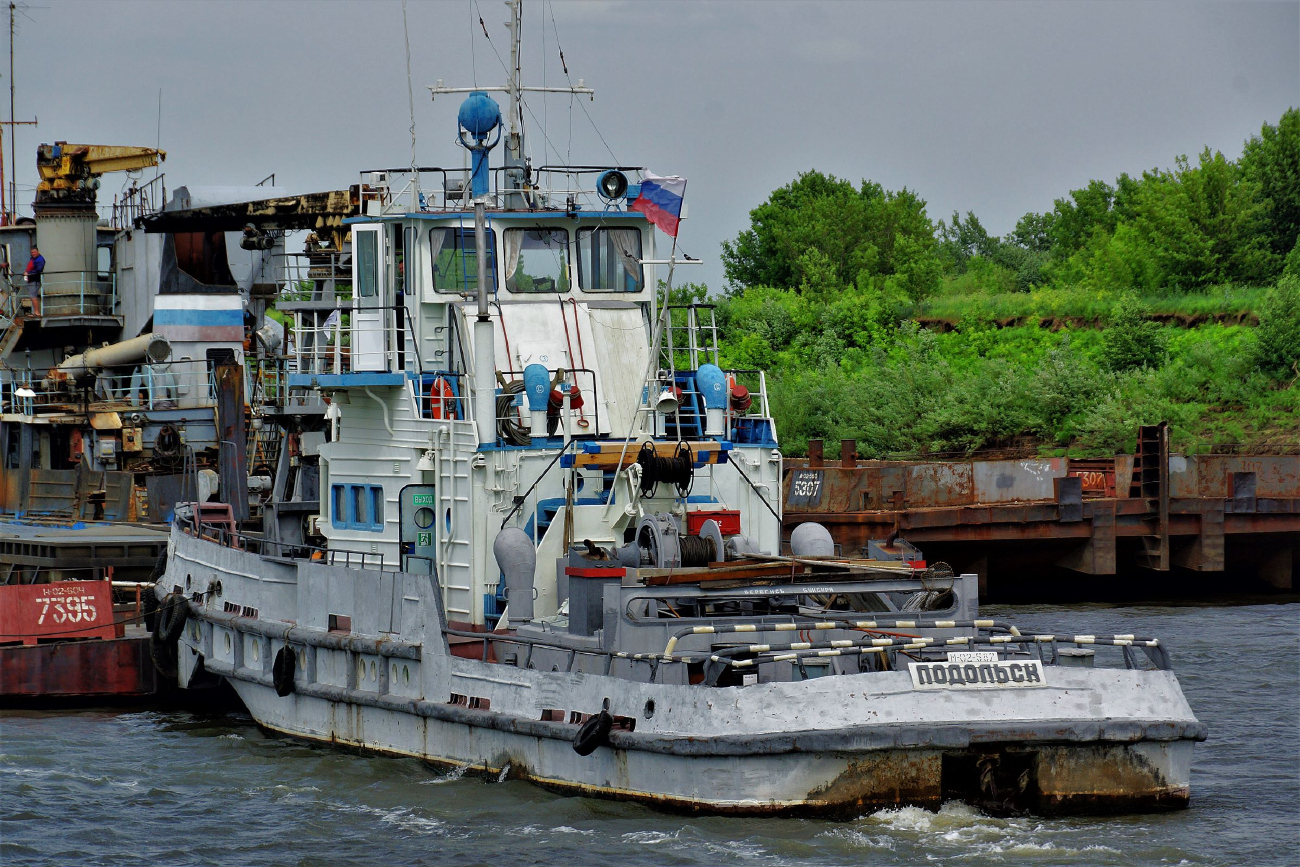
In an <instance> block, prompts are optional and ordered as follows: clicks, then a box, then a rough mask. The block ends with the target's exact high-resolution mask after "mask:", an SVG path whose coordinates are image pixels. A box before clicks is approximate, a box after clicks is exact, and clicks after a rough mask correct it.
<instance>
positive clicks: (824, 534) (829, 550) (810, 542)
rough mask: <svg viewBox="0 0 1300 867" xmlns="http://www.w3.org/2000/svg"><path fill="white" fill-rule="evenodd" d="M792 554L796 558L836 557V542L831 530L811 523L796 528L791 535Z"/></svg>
mask: <svg viewBox="0 0 1300 867" xmlns="http://www.w3.org/2000/svg"><path fill="white" fill-rule="evenodd" d="M790 553H791V554H794V555H795V556H796V557H834V556H835V541H834V540H833V539H831V531H830V530H827V529H826V528H825V527H823V526H822V525H821V524H818V523H817V522H816V521H809V522H808V523H806V524H800V525H799V526H797V527H795V528H794V532H793V533H791V534H790Z"/></svg>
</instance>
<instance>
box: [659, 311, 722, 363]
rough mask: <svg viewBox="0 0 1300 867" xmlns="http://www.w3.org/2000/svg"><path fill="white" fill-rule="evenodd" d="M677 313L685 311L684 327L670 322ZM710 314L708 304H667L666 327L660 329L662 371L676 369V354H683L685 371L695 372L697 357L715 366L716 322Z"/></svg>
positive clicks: (716, 353)
mask: <svg viewBox="0 0 1300 867" xmlns="http://www.w3.org/2000/svg"><path fill="white" fill-rule="evenodd" d="M678 310H684V311H686V323H685V324H684V325H678V324H676V323H675V321H674V320H676V318H677V316H676V311H678ZM713 311H714V305H712V304H673V305H669V308H668V319H667V325H666V327H665V328H664V345H663V352H664V354H665V358H664V361H665V365H664V369H665V370H667V371H670V372H673V373H675V372H676V371H677V370H678V367H679V365H678V364H677V353H678V352H685V353H686V361H687V364H688V367H687V369H688V370H699V369H700V360H701V357H703V358H704V361H705V362H706V363H712V364H715V365H716V364H717V363H718V323H717V320H716V318H715V317H714V312H713ZM706 317H707V320H706ZM683 332H685V333H683Z"/></svg>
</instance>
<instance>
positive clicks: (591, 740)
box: [573, 710, 614, 756]
mask: <svg viewBox="0 0 1300 867" xmlns="http://www.w3.org/2000/svg"><path fill="white" fill-rule="evenodd" d="M613 727H614V718H613V717H612V716H610V715H609V711H607V710H602V711H601V712H600V713H598V714H596V715H595V716H593V717H591V718H590V719H588V720H587V721H586V722H585V723H583V724H582V727H581V728H579V729H578V733H577V734H576V735H574V737H573V751H574V752H575V753H577V754H578V755H580V756H589V755H591V754H592V753H594V752H595V751H596V747H600V746H604V745H605V744H607V743H609V730H610V729H612V728H613Z"/></svg>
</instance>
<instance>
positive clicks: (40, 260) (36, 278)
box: [26, 245, 45, 316]
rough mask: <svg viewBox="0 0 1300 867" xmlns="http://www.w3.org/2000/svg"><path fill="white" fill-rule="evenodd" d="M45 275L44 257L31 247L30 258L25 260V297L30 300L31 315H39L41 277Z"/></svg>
mask: <svg viewBox="0 0 1300 867" xmlns="http://www.w3.org/2000/svg"><path fill="white" fill-rule="evenodd" d="M44 273H45V257H44V256H42V255H41V251H40V250H39V249H37V248H36V246H35V245H33V246H32V257H31V258H30V259H28V260H27V272H26V274H27V295H28V296H29V297H30V298H31V299H32V315H33V316H39V315H40V314H41V308H40V303H41V302H40V297H41V275H42V274H44Z"/></svg>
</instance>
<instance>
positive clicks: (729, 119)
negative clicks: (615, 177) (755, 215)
mask: <svg viewBox="0 0 1300 867" xmlns="http://www.w3.org/2000/svg"><path fill="white" fill-rule="evenodd" d="M407 12H408V18H409V21H410V35H411V54H412V58H411V65H412V69H413V79H414V85H415V89H416V91H415V97H416V123H417V127H418V132H419V146H418V159H419V161H420V162H421V164H424V165H439V164H441V165H459V164H460V162H461V153H460V151H459V149H458V148H456V147H455V146H454V144H453V137H454V134H455V109H456V104H457V100H456V99H444V100H439V101H438V102H437V103H431V102H430V100H429V93H428V90H427V89H426V85H429V84H433V83H434V81H435V80H436V79H439V78H441V79H445V80H446V83H447V84H449V85H451V84H461V85H464V84H471V83H474V82H475V80H477V83H478V84H500V83H501V82H502V81H503V79H504V72H503V69H502V66H501V64H500V63H499V62H498V60H497V57H496V56H495V55H494V53H493V50H492V48H491V47H490V46H489V44H488V42H487V40H485V39H484V37H483V34H482V31H481V30H480V29H479V27H478V22H477V18H478V16H479V15H480V14H481V15H482V17H483V19H484V21H485V22H486V23H487V26H488V32H489V33H490V34H491V37H492V42H493V44H495V45H496V47H497V50H498V51H500V52H501V53H502V56H503V57H505V56H507V54H506V51H507V47H508V46H507V42H506V33H505V28H504V27H503V26H502V24H503V22H504V21H505V19H506V12H505V9H504V6H503V5H502V4H501V3H500V2H499V0H478V2H477V3H475V2H473V0H469V2H466V0H446V2H417V0H409V3H408V10H407ZM552 17H553V19H554V24H553V23H552ZM557 31H558V36H559V44H560V46H561V47H562V48H563V50H564V55H565V59H566V60H567V63H568V67H569V72H570V74H571V75H572V77H573V78H574V79H575V80H576V79H577V78H583V79H585V80H586V83H587V84H588V85H590V86H593V87H595V88H596V99H595V102H593V103H587V104H586V108H587V111H588V112H589V113H590V116H591V118H592V119H593V120H594V121H595V123H596V125H597V127H598V128H599V130H600V133H601V134H602V135H603V136H604V140H605V142H606V143H607V144H608V150H607V148H606V145H605V144H602V142H601V140H600V138H599V137H598V136H597V135H596V134H595V132H594V131H593V129H592V125H591V123H589V122H588V120H587V116H586V115H585V114H584V113H583V112H582V110H581V108H579V107H578V106H576V105H574V106H572V107H571V102H570V100H569V98H567V97H558V96H557V97H550V98H548V99H547V100H545V101H543V100H542V99H541V98H540V97H534V98H532V99H531V100H530V102H531V107H532V110H533V113H534V114H535V115H536V116H537V117H538V118H539V119H543V120H545V121H546V124H545V125H546V137H547V138H549V141H550V143H551V144H553V145H554V147H555V148H557V149H558V150H559V151H560V154H559V158H560V159H564V158H565V157H566V156H570V157H571V160H572V161H573V162H581V163H595V162H603V161H606V160H609V159H610V151H612V152H613V154H614V155H615V157H616V158H617V159H618V160H619V161H620V162H622V163H624V164H627V165H643V166H647V167H649V168H650V169H652V170H653V171H655V172H657V173H659V174H681V175H684V176H686V177H687V178H688V179H689V186H688V189H687V200H688V201H689V203H690V220H689V221H688V222H687V223H686V224H685V225H684V226H683V228H682V235H681V243H682V246H683V247H684V248H685V249H686V250H687V251H688V252H690V253H691V254H693V255H695V256H702V257H704V258H705V259H706V260H707V262H708V264H707V265H705V266H704V267H701V268H698V269H694V270H693V272H692V277H693V278H695V279H697V280H698V279H703V280H706V281H707V282H708V283H709V284H710V285H711V286H712V287H714V288H721V285H722V268H721V264H720V262H719V260H718V252H719V245H720V242H721V241H723V240H724V239H727V238H731V237H734V235H735V234H736V233H737V232H738V231H740V230H741V229H743V228H744V226H745V224H746V221H747V215H748V212H749V209H750V208H752V207H754V206H755V205H756V204H758V203H759V202H761V201H762V200H763V199H764V198H766V196H767V195H768V193H770V192H771V190H773V189H774V188H776V187H778V186H781V185H782V184H785V183H787V182H789V181H790V180H791V179H792V178H793V177H794V176H795V175H796V174H797V173H798V172H800V171H803V170H806V169H809V168H818V169H821V170H823V171H827V172H833V173H835V174H837V175H840V176H842V177H847V178H850V179H853V180H855V181H856V180H858V179H860V178H864V177H866V178H870V179H872V180H875V181H878V182H880V183H882V184H884V185H885V186H886V187H887V188H890V189H896V188H898V187H902V186H907V187H909V188H911V189H913V190H916V191H917V192H919V193H920V195H921V196H922V197H923V198H925V199H926V200H927V201H928V203H929V213H930V215H931V216H932V217H933V218H935V219H938V218H941V217H946V216H948V215H949V214H951V213H952V211H953V210H955V209H957V210H961V211H963V212H964V211H966V210H973V211H975V213H976V214H977V215H978V216H979V217H980V218H981V220H983V222H984V223H985V225H986V227H988V228H989V229H990V231H993V232H996V233H1005V232H1007V231H1009V230H1010V229H1011V228H1012V227H1013V226H1014V224H1015V222H1016V220H1017V219H1018V218H1019V216H1020V215H1021V214H1023V213H1025V212H1026V211H1030V210H1035V211H1041V210H1044V209H1047V208H1050V207H1051V203H1052V200H1053V199H1054V198H1056V197H1058V196H1061V195H1063V194H1065V192H1066V191H1067V190H1069V189H1070V188H1072V187H1077V186H1080V185H1082V184H1085V183H1086V182H1087V181H1088V180H1089V179H1091V178H1103V179H1107V180H1113V179H1114V178H1115V177H1116V176H1117V175H1118V174H1119V173H1120V172H1125V171H1127V172H1130V173H1136V172H1140V171H1142V170H1143V169H1145V168H1151V167H1155V166H1160V167H1167V166H1170V165H1171V164H1172V162H1173V159H1174V157H1175V156H1176V155H1178V154H1182V153H1192V154H1194V153H1195V152H1197V151H1199V150H1200V149H1201V148H1202V147H1203V146H1205V145H1208V146H1210V147H1211V148H1215V149H1220V150H1222V151H1223V152H1224V153H1225V154H1227V155H1228V156H1230V157H1236V156H1237V155H1239V154H1240V152H1241V145H1242V142H1243V141H1244V140H1245V139H1246V138H1247V137H1248V136H1249V135H1250V134H1252V133H1257V132H1258V131H1259V128H1260V125H1261V124H1263V123H1264V122H1265V121H1269V122H1274V123H1276V121H1277V119H1278V118H1279V117H1280V115H1281V114H1282V112H1283V111H1284V110H1285V109H1286V108H1287V107H1288V106H1293V105H1300V3H1297V2H1282V3H1263V2H1261V3H1230V2H1215V3H1194V2H1156V3H1141V2H1124V3H1108V2H1092V3H1064V2H1056V3H1045V2H1044V3H1037V2H970V3H943V2H927V3H884V2H881V3H866V2H857V3H849V2H841V3H815V2H775V0H768V2H749V3H732V2H692V3H687V2H655V3H650V2H563V0H555V2H553V3H552V2H549V0H548V2H541V0H537V2H526V3H525V9H524V31H523V41H524V65H525V77H526V79H527V82H528V83H533V84H540V83H542V81H543V79H545V81H546V83H548V84H552V85H553V84H557V83H562V82H563V79H564V76H563V73H562V71H561V69H560V64H559V59H558V56H557V55H556V50H555V49H556V33H557ZM15 62H16V71H15V80H16V84H17V116H18V118H19V119H29V118H31V117H32V116H33V115H37V116H39V118H40V126H39V128H37V129H35V130H33V129H32V128H31V127H19V131H18V146H17V155H18V173H19V177H18V182H19V184H20V195H19V199H20V202H22V203H24V204H28V203H30V199H31V189H32V187H33V185H34V184H35V180H36V177H35V167H34V164H33V151H34V149H35V146H36V144H37V143H38V142H40V141H54V140H56V139H63V140H67V141H77V142H91V143H101V144H139V145H152V144H153V143H154V140H155V136H156V129H157V123H158V117H157V114H158V91H159V89H160V88H161V90H162V124H161V127H162V137H161V142H162V146H163V148H165V149H166V150H168V152H169V156H168V160H167V163H166V166H165V171H166V173H167V179H168V182H169V186H175V185H179V184H182V183H190V184H250V183H254V182H256V181H258V180H260V179H261V178H263V177H264V176H266V175H268V174H270V173H272V172H275V173H276V176H277V181H278V183H279V184H280V185H282V186H287V187H290V188H292V189H293V190H294V191H298V192H305V191H309V190H317V189H332V188H336V187H340V186H343V185H346V184H349V183H353V182H355V180H356V173H357V171H358V170H360V169H363V168H373V167H378V166H386V165H401V164H404V163H406V162H407V161H408V160H409V153H410V139H409V134H408V131H407V128H408V126H409V114H408V103H407V88H406V85H407V77H406V64H405V55H404V52H403V43H402V7H401V3H400V2H397V0H370V2H364V3H356V2H327V3H306V2H266V0H263V2H234V0H227V2H186V3H179V2H173V3H164V2H113V0H101V2H69V0H34V2H33V3H32V8H30V9H28V10H27V11H26V12H25V13H23V14H21V15H20V16H19V17H18V41H17V48H16V51H15ZM6 84H7V82H6ZM571 110H572V114H573V120H572V126H570V111H571ZM531 135H532V138H531V140H530V147H531V150H532V151H533V155H534V161H535V162H540V161H541V159H542V158H543V157H545V158H546V159H547V161H554V160H555V159H556V156H555V154H554V153H553V152H549V148H550V146H551V145H548V144H547V143H546V140H545V139H544V138H543V137H542V136H541V135H539V134H538V130H537V129H535V128H534V129H533V130H532V133H531ZM7 145H8V142H7V141H6V148H7ZM570 149H571V150H570ZM544 151H548V152H547V153H544ZM6 162H8V160H6ZM122 182H123V177H122V176H109V177H106V178H105V179H104V187H103V189H102V190H101V201H103V200H104V199H109V200H111V198H112V195H113V193H114V192H116V191H117V190H118V189H120V187H121V186H122Z"/></svg>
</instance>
